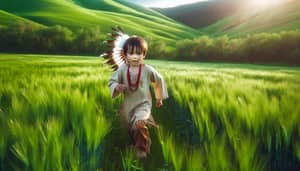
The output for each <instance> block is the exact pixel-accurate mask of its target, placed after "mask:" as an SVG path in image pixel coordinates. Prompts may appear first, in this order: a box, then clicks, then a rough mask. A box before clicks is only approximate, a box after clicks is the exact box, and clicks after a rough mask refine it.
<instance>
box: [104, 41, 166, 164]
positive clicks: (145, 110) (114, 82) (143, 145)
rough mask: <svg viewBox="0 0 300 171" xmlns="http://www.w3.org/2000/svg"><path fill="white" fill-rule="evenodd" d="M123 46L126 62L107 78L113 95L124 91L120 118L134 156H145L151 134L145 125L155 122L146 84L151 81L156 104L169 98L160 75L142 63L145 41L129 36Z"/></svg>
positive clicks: (144, 53) (145, 49)
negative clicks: (130, 141) (128, 136)
mask: <svg viewBox="0 0 300 171" xmlns="http://www.w3.org/2000/svg"><path fill="white" fill-rule="evenodd" d="M124 42H125V43H124V45H123V47H122V51H123V54H124V55H125V62H124V63H123V64H122V65H120V66H119V67H118V69H117V71H116V72H115V73H114V74H113V75H112V77H111V78H110V80H109V83H108V86H109V88H110V90H111V94H112V98H115V97H117V96H118V95H119V94H120V93H123V94H124V98H123V102H122V105H121V108H120V116H121V119H122V120H123V121H124V122H125V123H126V125H127V126H128V130H129V135H130V137H131V138H132V140H133V145H134V147H135V148H136V155H137V157H139V158H144V157H146V156H147V154H148V153H149V152H150V151H149V150H150V136H149V131H148V128H147V125H155V122H154V120H153V118H152V116H151V107H152V98H151V94H150V91H149V84H150V83H152V84H153V88H154V92H155V98H156V103H155V106H156V107H158V108H159V107H161V106H162V105H163V102H162V100H163V99H166V98H168V92H167V88H166V85H165V81H164V79H163V77H162V76H161V75H160V74H159V73H158V72H157V71H156V70H155V69H154V68H153V67H151V66H149V65H147V64H144V63H143V61H144V58H145V56H146V54H147V50H148V45H147V42H146V41H145V40H144V39H143V38H141V37H137V36H131V37H128V38H127V39H126V40H125V41H124Z"/></svg>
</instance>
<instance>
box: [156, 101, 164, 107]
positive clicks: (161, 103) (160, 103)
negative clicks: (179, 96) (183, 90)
mask: <svg viewBox="0 0 300 171" xmlns="http://www.w3.org/2000/svg"><path fill="white" fill-rule="evenodd" d="M162 105H163V102H162V99H156V103H155V106H156V107H157V108H160V107H161V106H162Z"/></svg>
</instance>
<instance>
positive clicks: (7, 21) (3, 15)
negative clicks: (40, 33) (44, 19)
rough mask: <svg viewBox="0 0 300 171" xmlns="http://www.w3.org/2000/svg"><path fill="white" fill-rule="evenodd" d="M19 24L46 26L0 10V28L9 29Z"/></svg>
mask: <svg viewBox="0 0 300 171" xmlns="http://www.w3.org/2000/svg"><path fill="white" fill-rule="evenodd" d="M17 22H23V23H27V24H30V25H33V26H35V27H45V26H44V25H41V24H39V23H36V22H33V21H31V20H28V19H25V18H22V17H19V16H17V15H14V14H11V13H8V12H5V11H2V10H0V27H9V26H12V25H14V24H15V23H17Z"/></svg>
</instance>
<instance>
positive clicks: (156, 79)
mask: <svg viewBox="0 0 300 171" xmlns="http://www.w3.org/2000/svg"><path fill="white" fill-rule="evenodd" d="M150 70H151V73H150V79H151V82H152V84H153V89H154V93H155V98H156V106H157V107H160V106H161V105H162V100H163V99H166V98H168V97H169V95H168V90H167V86H166V83H165V81H164V79H163V76H162V75H161V74H159V73H158V72H157V71H156V70H155V69H154V68H153V67H150Z"/></svg>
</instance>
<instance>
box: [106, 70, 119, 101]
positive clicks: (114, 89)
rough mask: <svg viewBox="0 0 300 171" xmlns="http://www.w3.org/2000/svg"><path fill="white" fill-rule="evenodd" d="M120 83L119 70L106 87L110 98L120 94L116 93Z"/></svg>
mask: <svg viewBox="0 0 300 171" xmlns="http://www.w3.org/2000/svg"><path fill="white" fill-rule="evenodd" d="M120 82H121V73H120V71H119V70H117V71H116V72H115V73H114V74H113V75H112V76H111V78H110V79H109V81H108V87H109V89H110V92H111V97H112V98H115V97H117V96H118V95H119V94H120V91H118V90H119V88H118V87H119V84H120Z"/></svg>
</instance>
